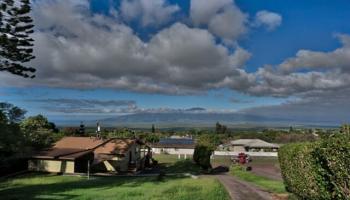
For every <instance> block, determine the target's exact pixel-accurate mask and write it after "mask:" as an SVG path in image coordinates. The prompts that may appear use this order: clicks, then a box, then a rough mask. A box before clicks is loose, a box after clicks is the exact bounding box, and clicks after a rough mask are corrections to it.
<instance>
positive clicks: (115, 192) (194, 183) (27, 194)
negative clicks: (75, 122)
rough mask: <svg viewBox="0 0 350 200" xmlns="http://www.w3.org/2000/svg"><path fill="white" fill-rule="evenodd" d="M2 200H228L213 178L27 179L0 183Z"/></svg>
mask: <svg viewBox="0 0 350 200" xmlns="http://www.w3.org/2000/svg"><path fill="white" fill-rule="evenodd" d="M0 197H1V199H4V200H5V199H13V200H14V199H26V200H30V199H72V200H74V199H86V200H89V199H94V200H96V199H106V200H108V199H119V200H124V199H125V200H126V199H127V200H146V199H147V200H148V199H154V200H167V199H172V200H193V199H198V200H201V199H203V200H205V199H210V200H228V199H229V196H228V194H227V192H226V190H225V189H224V188H223V186H222V185H221V184H220V183H219V182H218V181H217V180H215V179H212V178H199V179H191V178H183V177H165V178H164V179H163V180H162V181H159V180H157V178H156V177H98V178H93V179H90V180H87V179H86V178H83V177H72V176H56V175H35V174H34V175H33V174H32V175H26V176H22V177H18V178H15V179H12V180H8V181H4V182H0Z"/></svg>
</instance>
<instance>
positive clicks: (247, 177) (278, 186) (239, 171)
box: [230, 165, 287, 194]
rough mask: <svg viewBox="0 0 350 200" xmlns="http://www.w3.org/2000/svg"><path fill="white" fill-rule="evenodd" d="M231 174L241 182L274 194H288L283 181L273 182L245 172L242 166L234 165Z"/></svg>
mask: <svg viewBox="0 0 350 200" xmlns="http://www.w3.org/2000/svg"><path fill="white" fill-rule="evenodd" d="M230 173H231V174H232V175H234V176H236V177H238V178H239V179H241V180H244V181H247V182H250V183H253V184H255V185H257V186H259V187H261V188H263V189H265V190H267V191H269V192H272V193H278V194H282V193H287V191H286V189H285V186H284V184H283V181H277V180H272V179H269V178H266V177H263V176H258V175H255V174H253V173H251V172H248V171H245V170H244V169H243V168H242V167H241V166H238V165H233V166H232V167H231V169H230Z"/></svg>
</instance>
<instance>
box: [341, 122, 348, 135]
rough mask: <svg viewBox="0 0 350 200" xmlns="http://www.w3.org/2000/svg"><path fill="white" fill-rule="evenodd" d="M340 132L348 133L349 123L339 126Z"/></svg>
mask: <svg viewBox="0 0 350 200" xmlns="http://www.w3.org/2000/svg"><path fill="white" fill-rule="evenodd" d="M340 132H341V133H344V134H350V124H343V125H342V126H341V127H340Z"/></svg>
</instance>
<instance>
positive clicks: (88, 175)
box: [87, 160, 90, 180]
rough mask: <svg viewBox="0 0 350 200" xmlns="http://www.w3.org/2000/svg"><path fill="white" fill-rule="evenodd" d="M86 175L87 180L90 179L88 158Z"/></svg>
mask: <svg viewBox="0 0 350 200" xmlns="http://www.w3.org/2000/svg"><path fill="white" fill-rule="evenodd" d="M87 177H88V180H90V160H88V164H87Z"/></svg>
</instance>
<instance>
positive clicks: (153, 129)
mask: <svg viewBox="0 0 350 200" xmlns="http://www.w3.org/2000/svg"><path fill="white" fill-rule="evenodd" d="M155 132H156V128H155V127H154V124H152V133H155Z"/></svg>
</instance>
